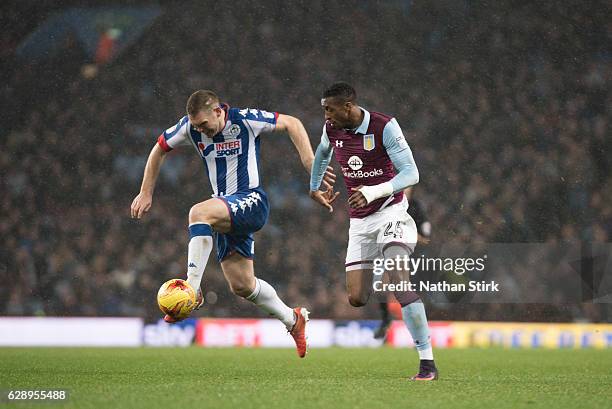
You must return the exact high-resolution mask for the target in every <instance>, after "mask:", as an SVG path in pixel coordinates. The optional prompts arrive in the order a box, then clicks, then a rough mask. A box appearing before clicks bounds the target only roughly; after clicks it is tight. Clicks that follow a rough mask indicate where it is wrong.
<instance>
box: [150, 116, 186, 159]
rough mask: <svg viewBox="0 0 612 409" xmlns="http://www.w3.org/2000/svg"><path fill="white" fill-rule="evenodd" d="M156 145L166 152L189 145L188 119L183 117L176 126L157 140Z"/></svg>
mask: <svg viewBox="0 0 612 409" xmlns="http://www.w3.org/2000/svg"><path fill="white" fill-rule="evenodd" d="M157 144H158V145H159V146H160V147H161V148H162V149H163V150H164V151H166V152H169V151H171V150H172V149H174V148H176V147H178V146H181V145H189V144H190V142H189V118H188V117H187V116H184V117H182V118H181V119H180V120H179V121H178V122H177V124H176V125H174V126H172V127H170V128H168V129H166V130H165V131H164V132H163V133H162V134H161V135H159V138H157Z"/></svg>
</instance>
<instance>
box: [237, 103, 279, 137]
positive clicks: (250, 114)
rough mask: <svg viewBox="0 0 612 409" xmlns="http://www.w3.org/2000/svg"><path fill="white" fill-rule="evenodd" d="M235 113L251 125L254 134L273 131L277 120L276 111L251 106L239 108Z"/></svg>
mask: <svg viewBox="0 0 612 409" xmlns="http://www.w3.org/2000/svg"><path fill="white" fill-rule="evenodd" d="M237 115H238V117H239V118H240V119H242V120H243V121H244V122H245V123H246V124H248V125H249V126H250V127H251V129H252V130H253V133H254V134H255V136H258V135H259V134H261V133H264V132H271V131H273V130H274V129H275V128H276V121H277V120H278V112H268V111H264V110H261V109H253V108H245V109H240V110H238V113H237Z"/></svg>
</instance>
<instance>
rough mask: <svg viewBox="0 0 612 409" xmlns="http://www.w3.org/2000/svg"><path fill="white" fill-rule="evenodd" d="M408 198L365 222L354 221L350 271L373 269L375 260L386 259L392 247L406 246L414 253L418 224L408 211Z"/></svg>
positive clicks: (351, 232) (347, 254)
mask: <svg viewBox="0 0 612 409" xmlns="http://www.w3.org/2000/svg"><path fill="white" fill-rule="evenodd" d="M407 210H408V201H407V200H406V198H404V200H403V201H402V202H400V203H397V204H394V205H392V206H388V207H385V208H384V209H382V210H379V211H377V212H376V213H373V214H371V215H369V216H366V217H364V218H362V219H357V218H352V219H351V221H350V227H349V241H348V247H347V250H346V264H345V266H346V271H352V270H362V269H372V267H373V262H374V261H373V260H374V259H375V258H381V257H383V253H382V252H383V250H384V249H385V248H386V247H387V246H389V245H392V244H398V245H401V246H402V247H406V248H407V250H408V251H409V252H410V254H412V252H413V251H414V248H415V246H416V242H417V227H416V223H415V222H414V220H413V219H412V217H410V215H409V214H408V212H407Z"/></svg>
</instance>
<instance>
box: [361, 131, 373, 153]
mask: <svg viewBox="0 0 612 409" xmlns="http://www.w3.org/2000/svg"><path fill="white" fill-rule="evenodd" d="M374 146H375V142H374V134H369V135H363V149H364V150H366V151H371V150H372V149H374Z"/></svg>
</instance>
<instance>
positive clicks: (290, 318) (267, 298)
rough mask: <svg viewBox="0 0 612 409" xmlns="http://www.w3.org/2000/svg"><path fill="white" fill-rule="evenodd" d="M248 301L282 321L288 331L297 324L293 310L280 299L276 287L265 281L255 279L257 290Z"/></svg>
mask: <svg viewBox="0 0 612 409" xmlns="http://www.w3.org/2000/svg"><path fill="white" fill-rule="evenodd" d="M246 299H247V300H249V301H251V302H252V303H253V304H255V305H257V306H258V307H259V308H261V309H262V310H264V311H265V312H267V313H268V314H270V315H272V316H274V317H276V318H278V319H279V320H281V321H282V323H283V324H285V326H286V327H287V330H290V329H291V328H292V327H293V325H294V324H295V316H294V314H293V310H292V309H291V308H289V307H287V305H286V304H285V303H284V302H283V301H282V300H281V299H280V298H279V297H278V295H277V294H276V290H274V287H272V286H271V285H270V284H268V283H267V282H265V281H264V280H262V279H260V278H255V289H254V290H253V293H251V295H249V296H248V297H246Z"/></svg>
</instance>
